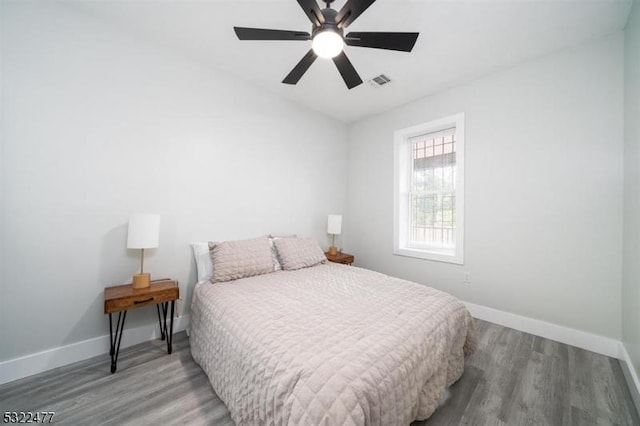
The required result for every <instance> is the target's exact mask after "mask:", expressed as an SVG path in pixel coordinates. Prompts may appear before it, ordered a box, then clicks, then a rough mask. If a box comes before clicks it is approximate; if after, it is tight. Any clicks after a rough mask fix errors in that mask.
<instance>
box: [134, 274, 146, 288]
mask: <svg viewBox="0 0 640 426" xmlns="http://www.w3.org/2000/svg"><path fill="white" fill-rule="evenodd" d="M150 285H151V274H149V273H146V272H145V273H143V274H135V275H134V276H133V284H131V286H132V287H133V288H147V287H149V286H150Z"/></svg>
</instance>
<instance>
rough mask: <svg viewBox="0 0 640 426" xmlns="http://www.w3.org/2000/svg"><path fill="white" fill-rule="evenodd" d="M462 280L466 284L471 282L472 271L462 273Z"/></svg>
mask: <svg viewBox="0 0 640 426" xmlns="http://www.w3.org/2000/svg"><path fill="white" fill-rule="evenodd" d="M462 277H463V278H462V282H463V283H465V284H471V272H464V273H463V274H462Z"/></svg>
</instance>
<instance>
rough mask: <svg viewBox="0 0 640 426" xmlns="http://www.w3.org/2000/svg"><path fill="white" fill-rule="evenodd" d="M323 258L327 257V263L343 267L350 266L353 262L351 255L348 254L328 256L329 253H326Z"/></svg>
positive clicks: (340, 253)
mask: <svg viewBox="0 0 640 426" xmlns="http://www.w3.org/2000/svg"><path fill="white" fill-rule="evenodd" d="M325 256H327V260H328V261H329V262H333V263H342V264H344V265H351V264H352V263H353V261H354V257H353V255H352V254H349V253H342V252H339V253H337V254H329V252H326V253H325Z"/></svg>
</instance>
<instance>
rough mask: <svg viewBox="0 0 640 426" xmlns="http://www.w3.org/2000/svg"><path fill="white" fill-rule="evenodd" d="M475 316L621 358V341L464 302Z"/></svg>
mask: <svg viewBox="0 0 640 426" xmlns="http://www.w3.org/2000/svg"><path fill="white" fill-rule="evenodd" d="M464 304H465V305H466V306H467V309H469V312H471V315H472V316H473V317H474V318H478V319H481V320H485V321H489V322H492V323H494V324H499V325H503V326H505V327H509V328H513V329H515V330H519V331H524V332H525V333H529V334H534V335H536V336H540V337H544V338H546V339H550V340H555V341H557V342H561V343H566V344H567V345H571V346H576V347H578V348H581V349H586V350H588V351H591V352H595V353H599V354H602V355H606V356H609V357H612V358H616V359H621V354H620V345H621V343H620V341H619V340H615V339H611V338H609V337H604V336H599V335H597V334H592V333H587V332H584V331H580V330H576V329H573V328H569V327H563V326H561V325H556V324H552V323H550V322H546V321H541V320H537V319H534V318H529V317H524V316H521V315H516V314H512V313H509V312H504V311H499V310H497V309H493V308H488V307H486V306H482V305H476V304H474V303H469V302H464Z"/></svg>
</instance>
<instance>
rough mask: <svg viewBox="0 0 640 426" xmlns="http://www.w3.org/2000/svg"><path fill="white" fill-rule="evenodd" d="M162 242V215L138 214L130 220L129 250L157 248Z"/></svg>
mask: <svg viewBox="0 0 640 426" xmlns="http://www.w3.org/2000/svg"><path fill="white" fill-rule="evenodd" d="M159 242H160V215H158V214H144V213H136V214H133V215H131V217H130V218H129V232H128V235H127V248H130V249H145V248H156V247H158V245H159Z"/></svg>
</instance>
